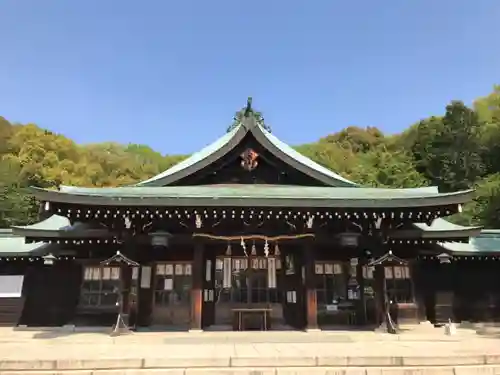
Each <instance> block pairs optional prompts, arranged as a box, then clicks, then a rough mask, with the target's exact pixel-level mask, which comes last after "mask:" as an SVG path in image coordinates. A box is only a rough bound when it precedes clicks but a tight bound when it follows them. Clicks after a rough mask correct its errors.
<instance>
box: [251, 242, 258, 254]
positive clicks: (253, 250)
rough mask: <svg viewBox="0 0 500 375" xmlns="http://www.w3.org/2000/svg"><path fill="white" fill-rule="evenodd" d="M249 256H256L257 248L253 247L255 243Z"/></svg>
mask: <svg viewBox="0 0 500 375" xmlns="http://www.w3.org/2000/svg"><path fill="white" fill-rule="evenodd" d="M250 254H251V255H254V256H255V255H257V247H256V246H255V242H254V243H253V245H252V251H251V253H250Z"/></svg>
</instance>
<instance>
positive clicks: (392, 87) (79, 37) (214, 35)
mask: <svg viewBox="0 0 500 375" xmlns="http://www.w3.org/2000/svg"><path fill="white" fill-rule="evenodd" d="M499 19H500V1H499V0H453V1H452V0H404V1H402V0H392V1H388V0H379V1H375V0H359V1H356V0H351V1H345V0H344V1H337V0H308V1H305V0H303V1H298V0H295V1H293V0H292V1H286V2H285V1H282V0H253V1H235V0H213V1H205V0H196V1H194V0H181V1H180V0H141V1H139V0H134V1H132V0H120V1H118V0H79V1H76V0H71V1H69V0H0V48H1V57H0V115H1V116H4V117H6V118H7V119H8V120H10V121H19V122H23V123H25V122H34V123H36V124H38V125H40V126H42V127H46V128H48V129H50V130H52V131H56V132H60V133H63V134H65V135H67V136H69V137H71V138H73V139H75V140H76V141H78V142H85V143H87V142H101V141H116V142H120V143H129V142H131V143H144V144H148V145H150V146H152V147H153V148H154V149H156V150H159V151H161V152H163V153H189V152H192V151H195V150H197V149H198V148H200V147H202V146H204V145H205V144H207V143H209V142H211V141H213V140H214V139H215V138H217V137H218V136H219V135H221V134H223V133H224V131H225V129H226V127H227V125H228V124H229V123H230V122H231V118H232V115H233V113H234V112H235V111H236V110H237V109H239V108H240V107H242V106H244V105H245V102H246V98H247V96H253V98H254V106H255V107H256V108H257V109H259V110H261V111H263V112H264V115H265V118H266V120H267V122H269V123H270V125H271V126H272V128H273V131H274V133H275V134H276V135H277V136H278V137H279V138H281V139H283V140H284V141H286V142H288V143H290V144H299V143H305V142H310V141H314V140H316V139H318V138H319V137H321V136H325V135H327V134H329V133H333V132H335V131H337V130H339V129H341V128H343V127H345V126H348V125H359V126H378V127H380V128H381V129H383V130H384V131H386V132H389V133H392V132H398V131H401V130H402V129H403V128H405V127H407V126H408V125H410V124H412V123H414V122H416V121H417V120H419V119H420V118H423V117H426V116H429V115H433V114H440V113H442V111H443V108H444V106H445V105H446V104H447V102H449V101H450V100H452V99H461V100H464V101H465V102H467V103H470V102H471V101H472V100H473V99H474V98H476V97H478V96H480V95H485V94H487V93H489V92H490V90H491V88H492V86H493V84H495V83H500V48H499V47H498V40H499V36H500V35H499V34H500V31H498V20H499ZM495 46H496V47H495Z"/></svg>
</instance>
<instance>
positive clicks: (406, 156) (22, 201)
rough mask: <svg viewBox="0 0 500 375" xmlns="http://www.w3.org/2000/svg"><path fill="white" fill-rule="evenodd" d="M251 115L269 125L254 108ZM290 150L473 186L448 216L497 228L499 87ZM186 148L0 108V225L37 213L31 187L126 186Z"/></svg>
mask: <svg viewBox="0 0 500 375" xmlns="http://www.w3.org/2000/svg"><path fill="white" fill-rule="evenodd" d="M241 113H242V112H241V111H239V112H237V113H236V115H235V116H234V119H233V123H232V124H231V123H230V121H228V129H231V128H232V127H233V126H234V125H235V124H236V123H237V122H238V121H240V119H241ZM255 115H256V116H258V119H257V120H258V121H259V122H261V123H262V124H263V125H264V126H267V125H266V124H265V122H264V118H263V117H262V114H261V113H260V112H256V114H255ZM34 120H35V119H34ZM296 149H297V150H298V151H299V152H301V153H302V154H304V155H306V156H308V157H310V158H311V159H313V160H315V161H316V162H318V163H320V164H322V165H323V166H325V167H327V168H330V169H331V170H333V171H335V172H337V173H339V174H341V175H343V176H344V177H346V178H348V179H350V180H352V181H355V182H357V183H360V184H362V185H366V186H380V187H397V188H406V187H417V186H426V185H437V186H439V188H440V190H441V191H455V190H461V189H467V188H471V187H473V188H475V189H476V197H475V199H474V201H473V202H471V203H470V204H468V205H467V206H466V207H465V208H464V212H463V213H462V214H461V215H460V216H457V217H454V218H452V220H453V221H455V222H457V223H460V224H479V225H484V226H485V227H487V228H500V215H499V212H498V210H499V209H500V86H495V87H494V88H493V91H492V92H491V93H489V94H487V95H485V96H484V97H481V98H478V99H477V100H476V101H475V102H474V103H473V105H471V106H466V105H465V104H464V103H463V102H461V101H458V100H457V101H453V102H451V103H443V111H442V114H441V115H440V116H439V117H430V118H425V119H422V120H420V121H418V119H416V122H415V123H414V124H407V128H406V130H405V131H404V132H402V133H401V134H396V135H385V134H383V133H382V132H381V131H380V130H379V129H377V128H375V127H362V126H348V127H346V128H344V129H343V130H341V131H339V132H337V133H332V134H329V135H325V137H323V138H321V139H319V140H318V141H317V142H315V143H310V144H304V145H299V146H297V147H296ZM193 151H196V150H193ZM185 157H186V155H162V154H160V153H158V152H156V151H154V150H152V149H151V148H150V147H148V146H147V145H139V144H129V145H121V144H117V143H113V142H108V143H99V144H91V145H79V144H76V143H75V142H73V141H72V140H71V139H68V138H66V137H64V136H63V135H59V134H54V133H52V132H50V131H49V130H47V129H42V128H40V127H38V126H37V125H35V124H16V123H10V122H9V121H7V120H6V119H4V118H2V117H0V227H8V226H10V225H21V224H27V223H31V222H34V221H36V219H37V212H38V207H37V203H36V202H34V201H33V199H32V198H31V197H30V196H29V195H28V194H27V193H26V187H28V186H39V187H56V186H58V185H60V184H64V185H77V186H98V187H102V186H120V185H126V184H130V183H133V182H136V181H140V180H143V179H147V178H148V177H151V176H153V175H155V174H157V173H159V172H161V171H163V170H165V169H167V168H168V167H170V166H172V165H174V164H176V163H178V162H179V161H181V160H182V159H183V158H185Z"/></svg>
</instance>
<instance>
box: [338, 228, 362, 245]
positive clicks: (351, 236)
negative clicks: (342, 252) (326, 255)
mask: <svg viewBox="0 0 500 375" xmlns="http://www.w3.org/2000/svg"><path fill="white" fill-rule="evenodd" d="M359 236H360V234H359V233H350V232H344V233H340V234H339V235H338V237H339V242H340V245H341V246H345V247H356V246H358V243H359Z"/></svg>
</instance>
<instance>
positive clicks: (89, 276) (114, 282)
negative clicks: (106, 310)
mask: <svg viewBox="0 0 500 375" xmlns="http://www.w3.org/2000/svg"><path fill="white" fill-rule="evenodd" d="M120 282H121V281H120V267H100V266H87V267H85V268H84V272H83V282H82V288H81V290H82V292H81V297H80V305H81V306H86V307H111V306H116V304H117V302H118V296H119V292H120Z"/></svg>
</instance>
